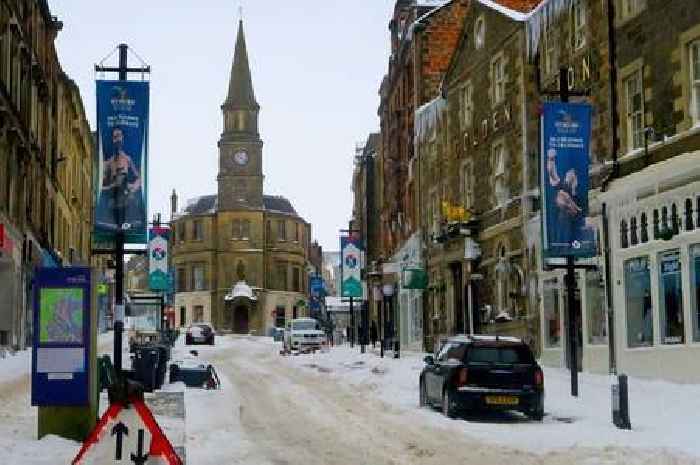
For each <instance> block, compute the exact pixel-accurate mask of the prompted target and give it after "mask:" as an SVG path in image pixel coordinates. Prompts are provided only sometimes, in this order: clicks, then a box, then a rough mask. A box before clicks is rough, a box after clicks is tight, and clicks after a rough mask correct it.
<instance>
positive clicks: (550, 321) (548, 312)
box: [542, 278, 561, 347]
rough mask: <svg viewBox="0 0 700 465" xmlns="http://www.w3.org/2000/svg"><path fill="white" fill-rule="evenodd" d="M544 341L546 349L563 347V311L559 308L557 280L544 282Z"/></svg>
mask: <svg viewBox="0 0 700 465" xmlns="http://www.w3.org/2000/svg"><path fill="white" fill-rule="evenodd" d="M542 304H543V305H544V309H543V310H544V340H545V345H546V347H561V323H560V321H561V309H560V308H559V284H558V280H557V279H556V278H554V279H548V280H546V281H545V282H544V289H543V294H542Z"/></svg>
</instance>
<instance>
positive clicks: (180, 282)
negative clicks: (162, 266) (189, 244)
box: [177, 268, 187, 292]
mask: <svg viewBox="0 0 700 465" xmlns="http://www.w3.org/2000/svg"><path fill="white" fill-rule="evenodd" d="M177 290H178V291H180V292H184V291H186V290H187V274H186V272H185V269H184V268H178V269H177Z"/></svg>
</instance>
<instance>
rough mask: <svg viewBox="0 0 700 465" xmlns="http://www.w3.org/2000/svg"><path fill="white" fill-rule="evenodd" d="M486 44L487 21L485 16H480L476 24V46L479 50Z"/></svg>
mask: <svg viewBox="0 0 700 465" xmlns="http://www.w3.org/2000/svg"><path fill="white" fill-rule="evenodd" d="M485 44H486V20H485V19H484V17H483V16H479V18H477V20H476V21H475V22H474V46H475V47H476V48H477V49H480V48H482V47H483V46H484V45H485Z"/></svg>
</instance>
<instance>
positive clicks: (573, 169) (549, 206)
mask: <svg viewBox="0 0 700 465" xmlns="http://www.w3.org/2000/svg"><path fill="white" fill-rule="evenodd" d="M590 139H591V106H590V105H588V104H580V103H563V102H546V103H545V104H544V113H543V116H542V169H541V173H542V193H543V195H544V202H543V208H542V226H543V228H542V229H543V241H544V244H543V249H544V254H545V256H546V257H592V256H595V234H594V228H593V226H592V225H590V224H589V221H588V219H587V216H588V187H589V179H588V167H589V146H590Z"/></svg>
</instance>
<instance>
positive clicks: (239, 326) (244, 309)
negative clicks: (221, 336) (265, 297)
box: [233, 304, 249, 334]
mask: <svg viewBox="0 0 700 465" xmlns="http://www.w3.org/2000/svg"><path fill="white" fill-rule="evenodd" d="M248 320H249V308H248V305H243V304H237V305H235V306H234V307H233V332H234V333H235V334H248V333H249V325H248Z"/></svg>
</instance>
